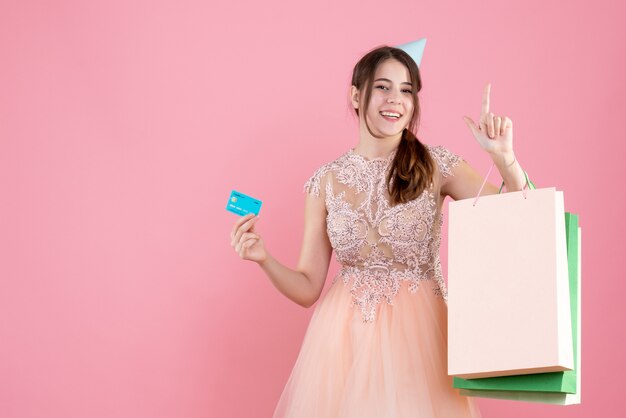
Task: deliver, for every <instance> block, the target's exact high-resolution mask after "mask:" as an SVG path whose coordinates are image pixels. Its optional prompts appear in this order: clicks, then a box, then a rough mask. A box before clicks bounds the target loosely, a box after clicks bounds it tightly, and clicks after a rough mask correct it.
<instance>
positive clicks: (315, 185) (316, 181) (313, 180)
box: [304, 150, 350, 196]
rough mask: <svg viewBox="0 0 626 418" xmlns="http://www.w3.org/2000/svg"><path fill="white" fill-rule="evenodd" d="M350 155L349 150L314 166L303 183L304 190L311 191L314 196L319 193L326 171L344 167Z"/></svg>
mask: <svg viewBox="0 0 626 418" xmlns="http://www.w3.org/2000/svg"><path fill="white" fill-rule="evenodd" d="M349 156H350V150H348V151H346V152H344V153H343V154H341V155H339V156H338V157H336V158H335V159H333V160H331V161H327V162H325V163H323V164H321V165H319V166H317V168H315V170H314V172H313V174H312V175H311V176H310V177H309V179H308V180H307V181H306V182H305V183H304V191H305V192H307V193H313V194H315V195H316V196H319V195H320V190H321V188H322V186H323V183H324V182H325V179H326V177H327V175H328V173H330V172H333V171H338V170H340V169H341V168H342V167H345V165H346V163H347V161H348V158H349Z"/></svg>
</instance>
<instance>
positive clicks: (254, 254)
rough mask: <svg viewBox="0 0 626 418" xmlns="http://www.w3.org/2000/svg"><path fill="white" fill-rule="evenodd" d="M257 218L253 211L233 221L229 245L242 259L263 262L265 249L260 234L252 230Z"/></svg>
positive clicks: (265, 254)
mask: <svg viewBox="0 0 626 418" xmlns="http://www.w3.org/2000/svg"><path fill="white" fill-rule="evenodd" d="M258 219H259V217H258V216H254V213H249V214H247V215H245V216H242V217H241V218H239V219H238V220H237V222H235V225H234V226H233V230H232V231H231V233H230V239H231V241H230V245H231V246H232V247H234V248H235V251H236V252H237V253H238V254H239V257H241V259H243V260H250V261H256V262H257V263H259V262H263V261H265V260H266V259H267V251H266V250H265V245H264V244H263V240H262V239H261V236H260V235H259V234H258V233H256V231H255V230H254V224H255V223H256V221H257V220H258Z"/></svg>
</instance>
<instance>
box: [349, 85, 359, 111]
mask: <svg viewBox="0 0 626 418" xmlns="http://www.w3.org/2000/svg"><path fill="white" fill-rule="evenodd" d="M350 100H351V101H352V107H353V108H355V109H358V108H359V90H358V89H357V88H356V87H355V86H352V87H350Z"/></svg>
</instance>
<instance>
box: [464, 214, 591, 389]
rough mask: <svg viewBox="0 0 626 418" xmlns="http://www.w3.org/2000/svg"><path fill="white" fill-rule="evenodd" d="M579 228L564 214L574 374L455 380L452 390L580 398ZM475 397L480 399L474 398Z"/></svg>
mask: <svg viewBox="0 0 626 418" xmlns="http://www.w3.org/2000/svg"><path fill="white" fill-rule="evenodd" d="M578 230H579V226H578V216H577V215H572V214H570V213H567V212H566V213H565V231H566V237H567V261H568V273H569V291H570V308H571V318H572V345H573V347H574V362H575V366H576V367H575V368H574V370H568V371H562V372H552V373H538V374H527V375H520V376H504V377H488V378H478V379H462V378H459V377H454V379H453V387H455V388H457V389H474V390H498V391H527V392H537V391H538V392H556V393H570V394H576V393H578V394H580V390H579V388H578V386H577V378H578V374H579V373H580V363H579V360H580V359H579V357H580V355H579V346H580V333H579V332H578V328H579V325H580V320H581V316H580V297H581V295H580V291H579V285H580V283H579V272H580V270H579V263H580V260H579V255H578V253H579V248H580V238H579V232H578ZM476 396H480V394H477V395H476Z"/></svg>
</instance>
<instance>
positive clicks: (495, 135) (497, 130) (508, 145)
mask: <svg viewBox="0 0 626 418" xmlns="http://www.w3.org/2000/svg"><path fill="white" fill-rule="evenodd" d="M490 91H491V84H490V83H487V85H486V86H485V90H484V92H483V105H482V110H481V112H480V126H476V124H475V123H474V121H473V120H472V119H471V118H469V117H467V116H463V120H464V121H465V123H466V124H467V126H468V127H469V128H470V130H471V131H472V134H474V138H476V141H478V143H479V144H480V146H481V148H482V149H484V150H485V151H487V152H488V153H489V154H491V155H492V156H504V155H508V154H512V153H513V122H512V121H511V119H509V118H508V117H506V116H496V115H494V114H493V113H492V112H490V111H489V93H490Z"/></svg>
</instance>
